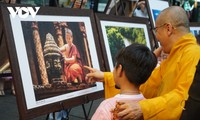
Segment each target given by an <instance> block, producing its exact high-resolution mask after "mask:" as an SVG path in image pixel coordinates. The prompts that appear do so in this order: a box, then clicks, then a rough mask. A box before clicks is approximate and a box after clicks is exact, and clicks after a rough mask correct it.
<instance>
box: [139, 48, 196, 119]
mask: <svg viewBox="0 0 200 120" xmlns="http://www.w3.org/2000/svg"><path fill="white" fill-rule="evenodd" d="M194 53H195V52H194ZM183 54H184V56H182V58H180V59H181V60H180V61H179V62H178V63H177V64H174V65H177V68H176V69H177V70H175V71H174V72H176V77H174V79H173V81H177V82H174V83H176V84H174V83H171V84H174V89H173V90H170V91H169V92H168V93H166V94H163V95H161V96H159V94H158V95H157V96H159V97H155V98H152V99H147V100H144V101H140V102H139V104H140V106H141V109H142V112H143V116H144V119H150V118H159V119H164V118H166V117H167V118H169V119H173V120H175V119H179V117H180V115H181V112H182V110H183V107H184V103H185V100H187V98H188V90H189V87H190V85H191V83H192V81H193V77H194V73H195V70H196V65H197V63H198V61H199V56H197V55H194V54H191V53H183ZM177 59H179V58H177ZM169 84H170V83H169ZM149 90H151V89H149ZM172 113H173V114H172Z"/></svg>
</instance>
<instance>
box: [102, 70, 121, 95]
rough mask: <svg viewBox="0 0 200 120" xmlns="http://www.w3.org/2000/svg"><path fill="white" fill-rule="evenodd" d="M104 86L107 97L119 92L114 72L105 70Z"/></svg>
mask: <svg viewBox="0 0 200 120" xmlns="http://www.w3.org/2000/svg"><path fill="white" fill-rule="evenodd" d="M104 82H105V83H104V88H105V90H104V91H105V98H106V99H107V98H110V97H113V96H115V95H116V94H118V93H119V89H116V88H115V81H114V78H113V73H112V72H104Z"/></svg>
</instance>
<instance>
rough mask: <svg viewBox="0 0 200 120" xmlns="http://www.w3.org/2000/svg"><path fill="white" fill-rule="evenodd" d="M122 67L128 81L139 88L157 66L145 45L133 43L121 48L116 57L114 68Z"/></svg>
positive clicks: (154, 58)
mask: <svg viewBox="0 0 200 120" xmlns="http://www.w3.org/2000/svg"><path fill="white" fill-rule="evenodd" d="M119 64H121V65H122V69H123V70H124V71H125V75H126V77H127V78H128V80H129V81H130V82H131V83H133V84H135V85H137V86H140V85H141V84H143V83H144V82H146V80H147V79H148V78H149V76H150V75H151V73H152V71H153V69H154V68H155V67H156V65H157V58H156V56H155V54H154V53H153V52H152V51H151V50H150V49H149V48H148V47H147V46H145V45H143V44H138V43H133V44H131V45H129V46H127V47H125V48H122V49H121V50H120V51H119V52H118V54H117V56H116V66H115V67H118V66H119Z"/></svg>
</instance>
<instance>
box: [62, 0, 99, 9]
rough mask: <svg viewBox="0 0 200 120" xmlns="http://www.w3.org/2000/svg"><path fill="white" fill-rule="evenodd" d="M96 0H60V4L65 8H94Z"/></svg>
mask: <svg viewBox="0 0 200 120" xmlns="http://www.w3.org/2000/svg"><path fill="white" fill-rule="evenodd" d="M94 2H95V1H94V0H59V6H61V7H65V8H81V9H93V7H94Z"/></svg>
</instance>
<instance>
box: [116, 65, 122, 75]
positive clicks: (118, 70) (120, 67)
mask: <svg viewBox="0 0 200 120" xmlns="http://www.w3.org/2000/svg"><path fill="white" fill-rule="evenodd" d="M116 71H117V75H118V76H119V77H121V76H122V72H123V67H122V65H121V64H119V66H118V67H117V68H116Z"/></svg>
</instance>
